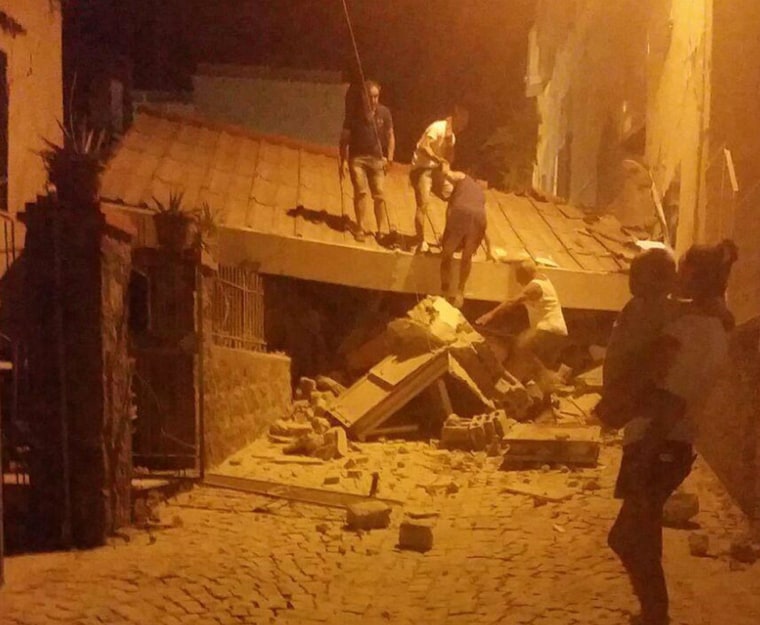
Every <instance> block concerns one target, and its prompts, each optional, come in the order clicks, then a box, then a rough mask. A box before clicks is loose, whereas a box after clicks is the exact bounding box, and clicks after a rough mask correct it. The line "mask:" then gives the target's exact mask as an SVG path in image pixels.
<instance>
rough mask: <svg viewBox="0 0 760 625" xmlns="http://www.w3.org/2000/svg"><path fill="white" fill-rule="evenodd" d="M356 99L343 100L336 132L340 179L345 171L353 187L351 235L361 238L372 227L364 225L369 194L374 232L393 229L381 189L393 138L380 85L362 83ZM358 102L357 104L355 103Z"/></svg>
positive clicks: (391, 156)
mask: <svg viewBox="0 0 760 625" xmlns="http://www.w3.org/2000/svg"><path fill="white" fill-rule="evenodd" d="M359 95H360V98H354V100H356V103H355V105H352V106H349V100H348V98H347V100H346V114H345V119H344V121H343V130H342V132H341V135H340V147H339V151H340V156H339V158H340V163H339V172H340V176H341V179H342V178H343V176H344V174H345V166H346V163H348V171H349V174H350V176H351V184H352V185H353V188H354V210H355V212H356V229H355V231H354V238H355V239H356V240H357V241H363V240H364V239H365V237H366V235H367V234H372V233H373V229H372V228H368V227H367V224H366V212H367V206H366V205H367V201H368V199H369V195H370V194H371V195H372V200H373V201H374V205H375V221H376V225H377V230H375V231H374V232H376V233H377V234H378V235H379V234H380V232H381V231H382V230H383V229H386V230H388V231H389V232H394V231H395V230H396V227H395V224H391V223H388V210H387V207H386V205H385V193H384V190H383V187H384V182H385V172H386V170H387V169H388V168H389V167H390V166H391V163H393V154H394V152H395V149H396V137H395V135H394V132H393V118H392V117H391V112H390V109H388V107H386V106H383V105H382V104H380V85H379V84H378V83H376V82H375V81H374V80H368V81H366V82H365V83H364V89H362V90H361V92H360V94H359ZM360 101H361V104H359V102H360Z"/></svg>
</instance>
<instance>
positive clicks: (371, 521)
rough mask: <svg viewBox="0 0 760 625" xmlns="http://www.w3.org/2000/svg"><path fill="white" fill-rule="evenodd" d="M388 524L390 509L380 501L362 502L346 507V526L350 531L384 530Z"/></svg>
mask: <svg viewBox="0 0 760 625" xmlns="http://www.w3.org/2000/svg"><path fill="white" fill-rule="evenodd" d="M390 523H391V508H390V506H388V505H387V504H384V503H383V502H381V501H363V502H361V503H356V504H352V505H350V506H348V513H347V515H346V525H347V526H348V527H349V528H350V529H354V530H373V529H385V528H386V527H388V526H389V525H390Z"/></svg>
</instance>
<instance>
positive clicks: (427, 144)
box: [409, 106, 470, 253]
mask: <svg viewBox="0 0 760 625" xmlns="http://www.w3.org/2000/svg"><path fill="white" fill-rule="evenodd" d="M469 119H470V115H469V113H468V112H467V109H465V108H464V107H462V106H455V107H454V111H453V113H452V114H451V115H450V116H449V117H446V118H445V119H439V120H438V121H435V122H433V123H432V124H430V126H428V127H427V129H426V130H425V132H424V133H423V135H422V137H420V140H419V141H418V142H417V147H416V148H415V150H414V154H413V155H412V166H411V171H410V172H409V180H410V181H411V183H412V187H413V188H414V199H415V201H416V203H417V210H416V212H415V214H414V233H415V244H416V246H417V252H418V253H425V252H427V251H428V250H429V246H428V244H427V242H426V241H425V220H426V219H427V210H428V202H429V201H430V192H431V191H432V192H433V193H435V194H436V195H437V196H438V197H440V198H441V199H442V200H444V201H446V200H448V199H449V196H450V195H451V190H452V186H451V183H449V182H448V181H447V180H446V177H445V175H444V173H443V170H444V169H447V168H449V166H450V165H451V162H452V161H453V160H454V144H455V143H456V134H457V133H459V132H461V131H463V130H464V129H465V128H467V124H468V123H469Z"/></svg>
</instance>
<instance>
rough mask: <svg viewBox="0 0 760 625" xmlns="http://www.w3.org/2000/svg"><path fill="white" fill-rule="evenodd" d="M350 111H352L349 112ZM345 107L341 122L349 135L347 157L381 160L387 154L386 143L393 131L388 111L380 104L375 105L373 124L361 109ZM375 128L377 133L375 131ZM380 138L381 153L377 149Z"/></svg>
mask: <svg viewBox="0 0 760 625" xmlns="http://www.w3.org/2000/svg"><path fill="white" fill-rule="evenodd" d="M351 109H352V110H351ZM351 109H349V107H348V106H347V109H346V119H345V121H344V122H343V128H345V129H347V130H348V131H350V133H351V138H350V140H349V143H348V153H349V157H353V156H374V157H376V158H382V157H383V156H384V155H387V154H388V141H389V139H390V136H391V131H392V130H393V118H392V117H391V112H390V109H388V107H387V106H383V105H382V104H378V105H377V110H376V111H375V115H374V117H375V122H374V124H373V122H372V118H371V117H370V118H368V117H367V115H365V114H364V111H363V107H361V106H355V107H351ZM375 126H376V127H377V132H376V131H375ZM378 137H379V138H380V145H381V146H382V151H381V150H380V148H378V145H377V140H378Z"/></svg>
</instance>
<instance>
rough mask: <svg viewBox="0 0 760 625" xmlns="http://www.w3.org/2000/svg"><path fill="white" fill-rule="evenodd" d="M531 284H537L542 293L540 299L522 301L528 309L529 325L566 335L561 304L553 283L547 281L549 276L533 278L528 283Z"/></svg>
mask: <svg viewBox="0 0 760 625" xmlns="http://www.w3.org/2000/svg"><path fill="white" fill-rule="evenodd" d="M531 284H537V285H538V286H539V287H540V288H541V293H542V295H541V297H540V299H534V300H526V301H525V302H524V304H525V308H526V309H527V311H528V321H530V327H531V328H535V329H536V330H543V331H545V332H550V333H551V334H557V335H559V336H567V325H566V324H565V316H564V315H563V314H562V306H561V305H560V303H559V298H558V297H557V291H556V290H555V289H554V285H553V284H552V283H551V282H550V281H549V278H546V277H544V276H541V277H537V278H534V279H533V280H531V281H530V282H529V283H528V286H530V285H531ZM526 288H527V287H526Z"/></svg>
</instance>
